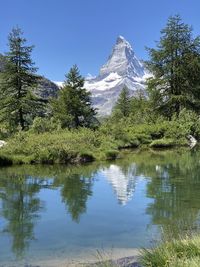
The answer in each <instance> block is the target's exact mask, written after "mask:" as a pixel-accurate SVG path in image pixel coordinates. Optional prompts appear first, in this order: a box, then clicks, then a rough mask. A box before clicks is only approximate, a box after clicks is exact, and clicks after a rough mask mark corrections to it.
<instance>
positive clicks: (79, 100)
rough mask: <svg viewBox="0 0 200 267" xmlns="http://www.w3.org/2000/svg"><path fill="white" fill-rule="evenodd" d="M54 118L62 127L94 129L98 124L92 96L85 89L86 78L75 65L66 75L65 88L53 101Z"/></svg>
mask: <svg viewBox="0 0 200 267" xmlns="http://www.w3.org/2000/svg"><path fill="white" fill-rule="evenodd" d="M52 108H53V114H54V117H56V118H57V119H59V120H60V121H61V124H62V127H69V128H77V127H81V126H84V127H92V126H93V125H94V124H95V123H96V118H95V115H96V111H95V109H94V108H93V107H92V104H91V94H90V93H89V92H87V91H86V89H84V78H83V77H82V76H81V75H80V73H79V69H78V67H77V66H76V65H74V66H73V67H72V68H71V69H70V71H69V73H68V74H67V75H66V80H65V82H64V87H63V88H62V89H61V90H60V92H59V96H58V98H57V99H56V100H53V101H52Z"/></svg>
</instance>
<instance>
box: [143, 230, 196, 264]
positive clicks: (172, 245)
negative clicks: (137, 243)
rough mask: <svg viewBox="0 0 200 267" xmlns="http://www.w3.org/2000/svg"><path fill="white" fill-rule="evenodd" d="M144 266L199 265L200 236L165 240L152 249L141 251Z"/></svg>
mask: <svg viewBox="0 0 200 267" xmlns="http://www.w3.org/2000/svg"><path fill="white" fill-rule="evenodd" d="M140 262H141V265H142V267H199V266H200V236H199V235H195V236H186V237H184V238H179V239H172V240H170V241H164V242H163V243H162V244H160V245H159V246H158V247H156V248H154V249H152V250H146V249H143V251H142V252H141V260H140Z"/></svg>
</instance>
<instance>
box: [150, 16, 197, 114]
mask: <svg viewBox="0 0 200 267" xmlns="http://www.w3.org/2000/svg"><path fill="white" fill-rule="evenodd" d="M148 50H149V55H150V60H149V61H148V62H147V66H148V67H149V69H150V71H151V72H152V73H153V75H154V77H152V78H151V79H150V80H149V81H148V89H149V93H150V97H151V99H152V101H153V104H154V108H155V109H156V110H157V111H159V112H160V113H162V114H163V115H166V116H167V117H169V118H171V117H172V115H173V114H174V113H175V114H177V115H178V114H179V113H180V110H181V109H182V108H187V109H192V110H195V111H199V110H200V38H199V37H196V38H193V35H192V28H191V27H189V26H188V25H187V24H184V23H183V22H182V20H181V18H180V16H178V15H176V16H173V17H170V18H169V20H168V22H167V25H166V27H165V28H164V29H163V30H162V31H161V38H160V41H159V42H158V44H157V48H156V49H148Z"/></svg>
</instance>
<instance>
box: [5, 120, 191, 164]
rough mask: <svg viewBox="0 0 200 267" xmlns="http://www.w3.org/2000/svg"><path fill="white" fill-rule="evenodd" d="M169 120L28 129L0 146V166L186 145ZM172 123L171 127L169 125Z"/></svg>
mask: <svg viewBox="0 0 200 267" xmlns="http://www.w3.org/2000/svg"><path fill="white" fill-rule="evenodd" d="M171 124H172V123H170V122H168V123H166V122H163V123H159V124H154V125H147V124H144V125H132V124H131V123H130V124H127V123H125V122H119V123H118V124H103V125H102V126H101V127H100V128H99V129H98V130H96V131H94V130H91V129H86V128H79V129H73V130H67V129H63V130H62V129H59V130H54V131H51V132H50V131H46V132H35V131H34V129H31V130H29V131H26V132H19V133H17V134H15V135H13V136H12V137H10V138H8V139H7V140H6V141H7V145H6V146H5V147H3V148H1V149H0V165H6V164H12V163H13V164H22V163H25V164H29V163H50V164H53V163H76V162H78V163H82V162H88V161H94V160H109V159H115V158H117V157H118V156H119V153H120V150H121V149H124V148H138V147H144V146H145V147H150V148H167V147H175V146H186V145H188V141H187V138H186V136H187V134H188V132H186V131H183V130H182V129H180V126H179V127H175V126H176V125H175V126H174V125H171ZM172 126H173V127H172Z"/></svg>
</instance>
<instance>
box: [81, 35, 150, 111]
mask: <svg viewBox="0 0 200 267" xmlns="http://www.w3.org/2000/svg"><path fill="white" fill-rule="evenodd" d="M149 76H150V74H149V73H148V71H147V70H146V69H145V67H144V65H143V63H142V62H141V61H140V60H139V59H138V58H137V57H136V55H135V53H134V51H133V49H132V47H131V45H130V44H129V42H128V41H126V40H125V38H124V37H122V36H119V37H118V38H117V41H116V44H115V46H114V47H113V50H112V54H111V55H110V56H109V58H108V61H107V62H106V64H104V65H103V66H102V67H101V69H100V73H99V75H98V76H97V77H95V78H91V77H89V79H86V81H85V88H86V89H87V90H88V91H90V92H91V94H92V101H93V104H94V107H95V108H97V109H98V112H99V114H101V115H109V114H110V113H111V110H112V107H113V105H114V104H115V102H116V101H117V98H118V97H119V94H120V92H121V90H122V88H123V87H124V86H127V87H128V89H129V91H130V95H137V94H138V92H141V91H142V92H144V93H145V80H146V78H148V77H149Z"/></svg>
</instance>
